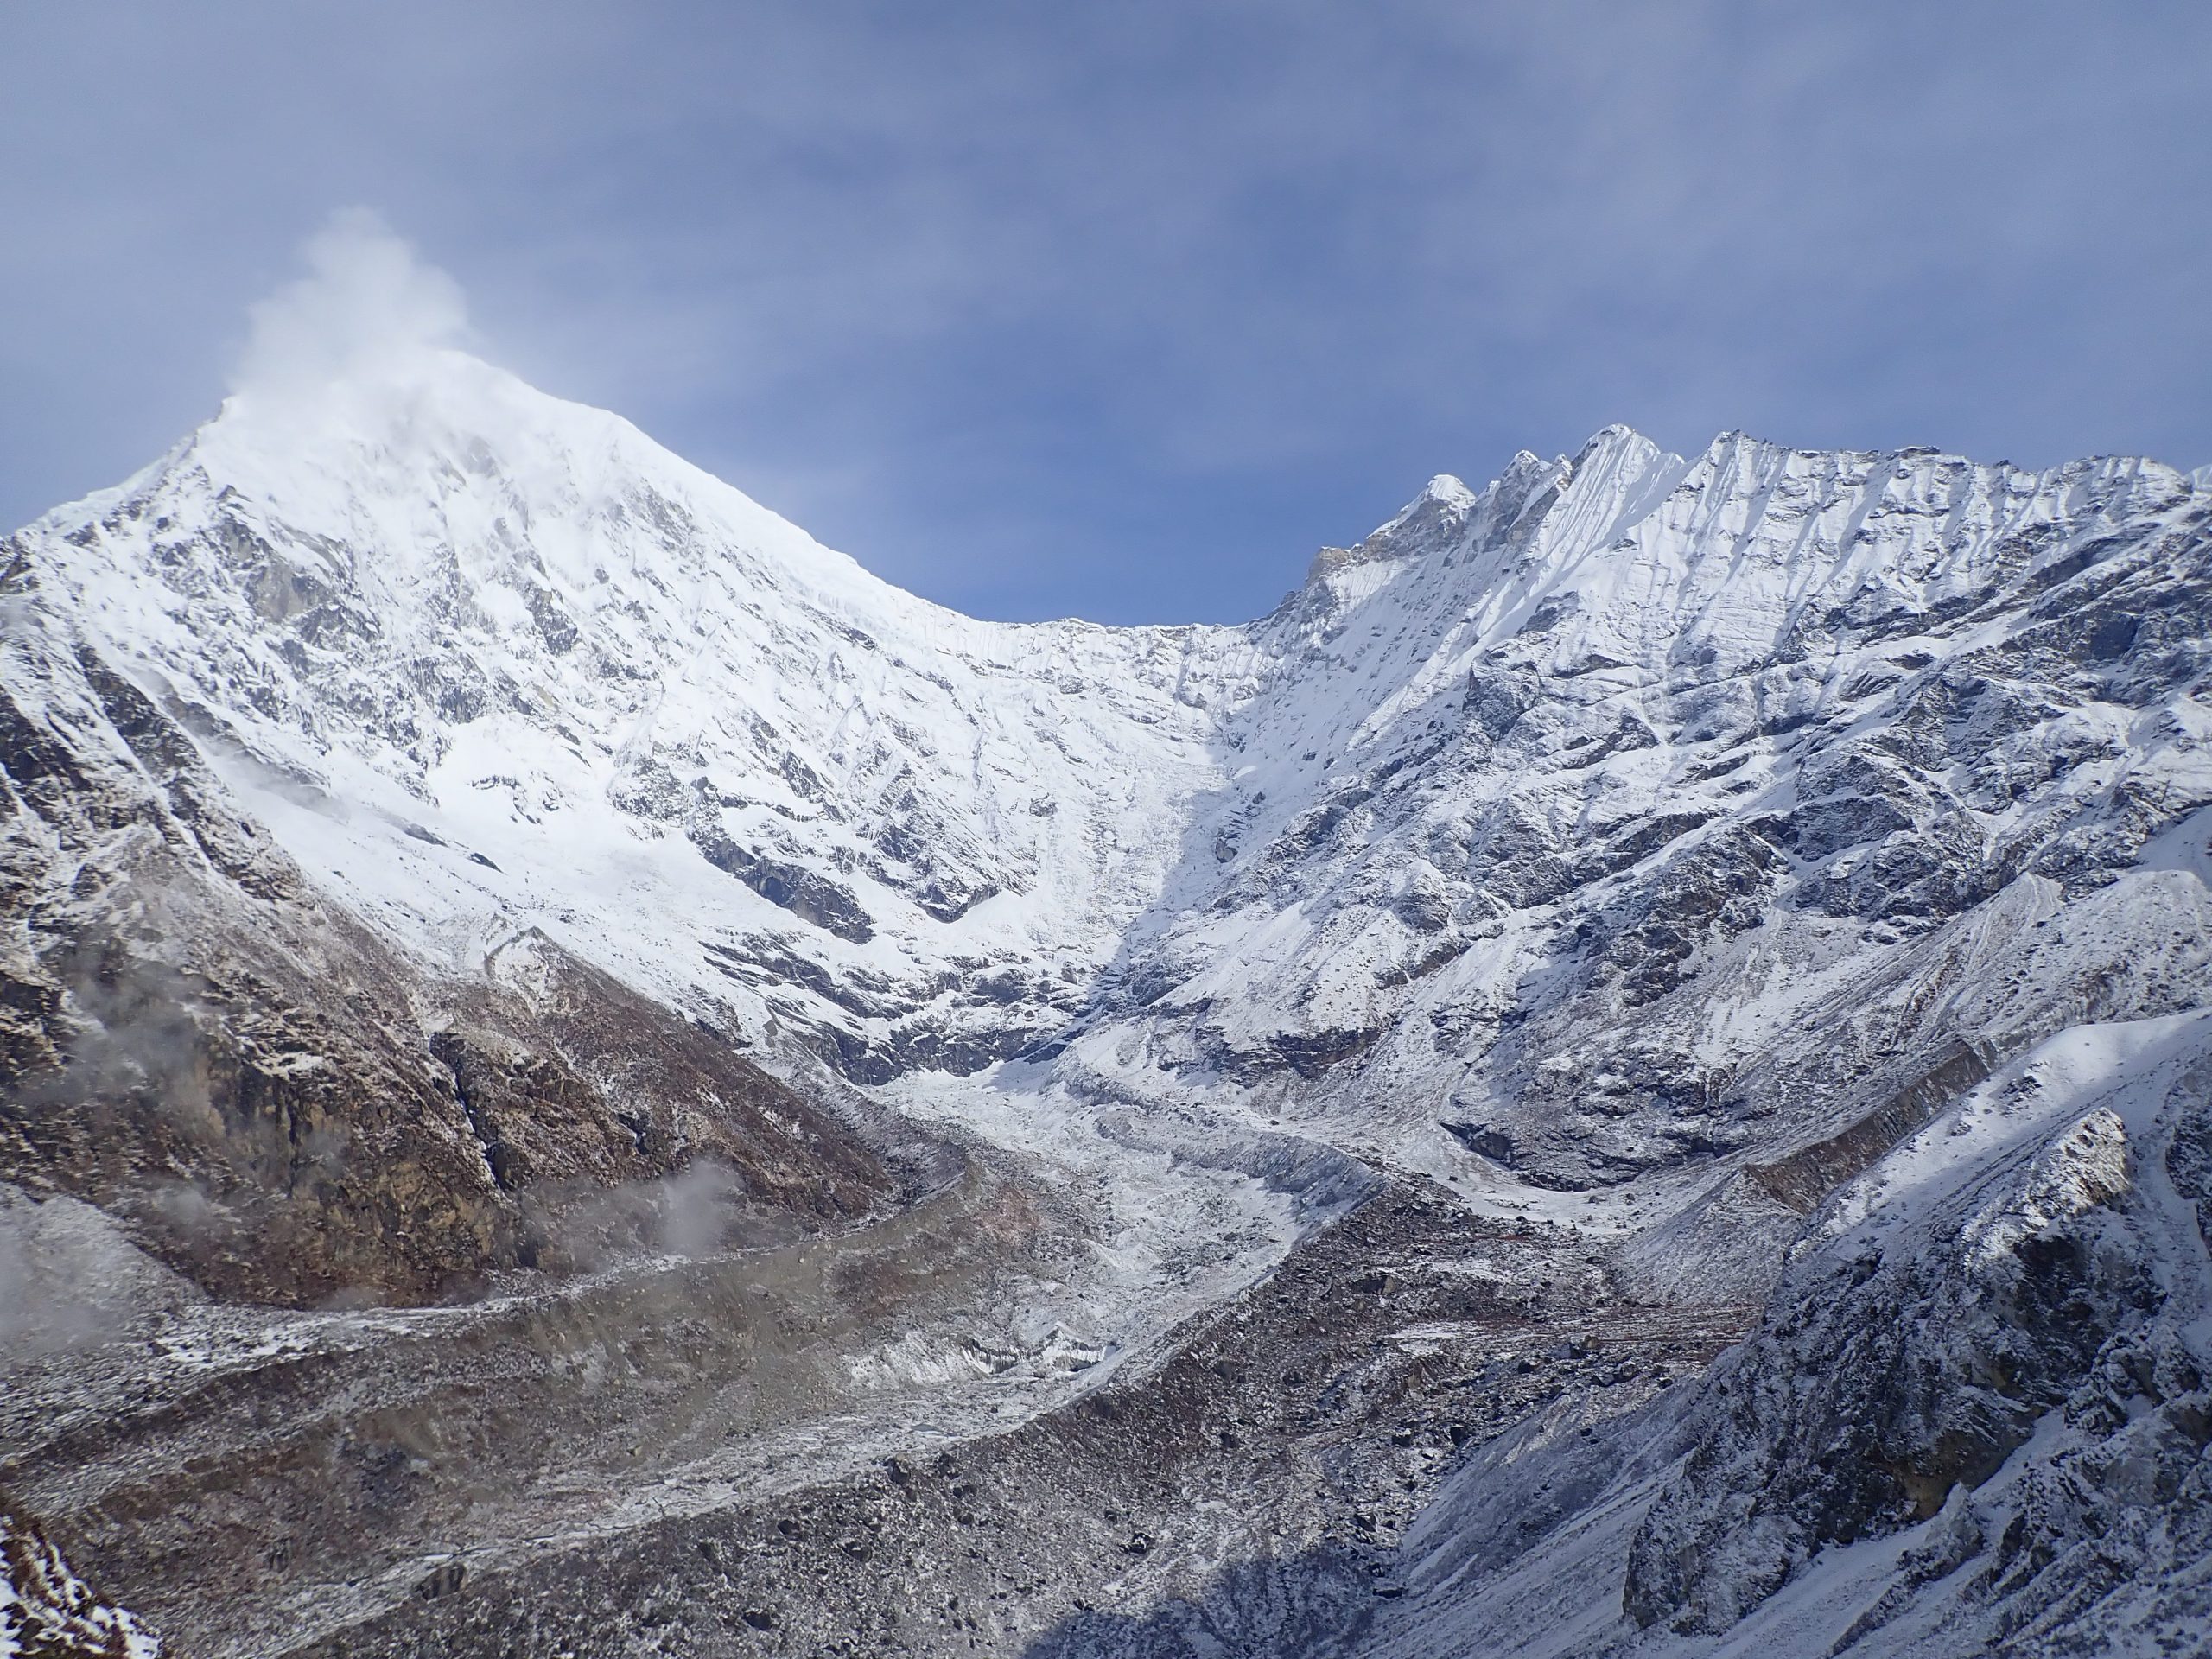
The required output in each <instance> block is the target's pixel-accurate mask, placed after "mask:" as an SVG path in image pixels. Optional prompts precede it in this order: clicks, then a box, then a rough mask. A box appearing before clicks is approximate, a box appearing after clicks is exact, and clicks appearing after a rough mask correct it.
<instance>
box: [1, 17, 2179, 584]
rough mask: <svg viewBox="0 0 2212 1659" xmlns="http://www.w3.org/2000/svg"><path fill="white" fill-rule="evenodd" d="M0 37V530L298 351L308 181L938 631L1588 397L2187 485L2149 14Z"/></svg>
mask: <svg viewBox="0 0 2212 1659" xmlns="http://www.w3.org/2000/svg"><path fill="white" fill-rule="evenodd" d="M126 22H127V24H128V26H127V27H125V26H124V24H125V23H126ZM0 50H5V51H7V52H8V53H9V54H10V61H11V62H14V63H16V64H17V65H21V66H30V67H33V69H34V70H35V73H22V74H19V76H18V77H17V81H16V86H17V96H16V99H14V100H13V101H12V102H11V104H10V105H9V106H8V107H7V108H5V109H4V110H0V144H3V145H4V146H5V149H6V153H7V154H8V155H9V156H10V158H11V159H12V160H13V161H14V162H15V163H16V164H15V165H12V166H10V167H9V168H0V211H5V212H6V213H8V215H9V222H10V224H11V225H12V226H16V227H18V228H19V229H24V228H26V227H27V228H28V232H29V233H26V234H21V235H19V236H18V237H16V238H14V241H13V244H12V245H11V257H10V260H9V261H7V262H4V264H0V306H4V307H5V308H7V312H8V314H9V315H11V316H13V317H15V318H16V319H19V320H29V321H33V322H35V326H23V327H14V328H10V329H9V330H6V331H4V332H0V374H4V377H5V379H6V383H7V387H8V390H9V391H10V396H9V397H6V398H5V399H0V517H5V518H9V519H10V521H15V520H20V519H22V518H28V517H29V516H30V515H31V514H33V513H35V512H38V511H40V510H41V509H42V508H43V507H45V506H47V505H50V504H51V503H52V502H53V501H54V500H55V499H60V498H61V497H63V496H66V495H69V494H73V493H79V492H81V491H83V490H85V489H87V488H91V487H93V486H98V485H100V484H103V483H106V482H111V481H112V480H114V479H115V478H117V477H119V476H121V475H122V474H124V473H126V472H128V471H129V470H130V468H131V467H134V466H136V465H137V464H139V463H140V462H142V461H143V460H145V459H146V458H147V456H149V454H153V453H155V452H156V451H157V450H158V449H159V448H161V447H162V446H163V445H164V444H166V443H167V442H169V441H171V440H172V439H174V437H175V435H177V434H178V433H179V432H180V431H181V430H182V429H184V428H185V427H187V426H188V425H189V424H190V423H192V422H193V421H194V420H195V419H197V418H200V416H203V415H204V414H205V413H206V412H207V409H208V408H209V407H210V406H211V405H212V404H213V400H214V398H215V397H216V396H218V395H219V391H220V390H221V388H222V386H223V385H224V384H225V380H226V372H227V371H228V368H229V365H234V364H236V363H238V362H239V361H240V360H241V356H240V354H241V353H244V354H245V357H244V360H245V361H248V362H251V361H254V360H256V356H257V353H266V351H267V350H268V349H269V341H270V338H271V328H272V325H271V323H270V316H271V315H276V316H277V317H279V318H283V317H284V316H287V315H292V320H293V321H295V322H298V323H299V324H300V325H301V327H302V329H303V331H304V332H303V334H302V336H301V337H300V338H298V339H295V340H293V341H292V342H291V344H290V346H289V347H288V348H287V349H288V350H289V351H291V352H293V353H299V354H302V360H311V359H313V356H314V353H315V352H317V351H321V350H323V349H325V348H326V347H327V346H328V340H327V338H326V334H325V333H324V332H322V331H323V330H325V329H327V327H329V326H331V325H332V320H331V319H330V318H329V317H323V318H321V319H319V320H317V319H313V318H307V317H303V316H299V315H293V314H289V313H287V312H286V311H285V310H284V306H285V304H286V303H287V302H286V301H284V300H283V298H282V297H281V296H282V295H283V292H284V290H285V285H286V284H287V283H292V282H294V281H296V252H295V251H296V248H297V246H298V245H299V243H300V240H301V238H302V236H303V235H309V234H312V233H314V232H315V227H316V226H321V225H323V224H325V223H326V220H327V216H328V215H329V213H331V211H332V209H333V208H334V207H339V206H341V205H343V204H347V203H357V202H358V203H367V204H371V205H372V206H373V207H376V208H378V210H380V211H381V212H382V213H383V214H384V215H385V218H386V219H388V221H389V222H390V224H391V226H395V227H396V228H397V231H398V232H401V233H402V234H404V236H406V237H408V238H411V239H413V240H414V241H415V242H416V243H417V244H418V245H420V246H421V247H422V248H423V251H424V253H425V256H426V258H427V260H428V261H429V263H430V264H434V265H435V266H439V267H442V268H444V269H445V270H450V271H452V272H453V273H454V275H455V277H458V278H459V279H460V280H461V283H465V284H466V286H467V290H468V296H469V313H470V315H471V316H472V317H473V318H474V321H475V322H476V323H477V325H478V327H480V329H481V330H482V340H481V341H480V345H481V346H482V348H483V349H485V350H486V351H488V352H489V353H490V354H492V355H493V356H495V357H497V358H499V359H501V360H503V361H505V362H506V363H507V364H508V365H510V366H512V367H514V368H516V369H517V370H518V371H519V372H523V373H524V374H526V375H528V376H530V377H531V378H535V379H537V380H538V381H539V382H540V383H541V384H543V385H546V386H547V387H548V389H550V390H553V391H559V392H562V393H564V394H566V395H569V396H574V397H583V398H586V399H588V400H589V401H593V402H596V403H601V404H607V405H608V406H611V407H613V408H615V409H617V410H620V411H621V412H622V413H624V414H626V415H628V416H631V417H632V419H635V420H636V421H638V422H639V424H641V425H643V426H644V427H645V429H647V430H649V431H651V432H652V433H653V434H654V435H656V436H658V437H660V438H661V439H662V440H663V441H664V442H669V443H670V444H671V446H672V447H674V448H677V449H679V450H681V451H682V452H683V453H684V454H688V455H690V457H691V458H692V459H694V460H696V461H700V462H701V463H702V464H704V465H707V466H709V467H712V468H713V469H715V470H716V471H718V472H721V473H722V474H724V475H726V476H728V477H730V478H731V479H732V480H734V481H735V482H737V483H739V484H740V485H741V486H745V487H746V488H747V489H749V490H751V491H752V492H753V493H754V494H756V495H759V496H760V497H761V498H762V499H765V500H766V501H768V502H769V503H770V504H771V505H774V506H776V507H778V508H779V509H781V510H783V511H785V512H788V513H789V514H790V515H791V516H792V517H793V518H797V519H798V520H799V521H800V522H801V523H803V524H806V525H807V526H808V527H809V528H810V529H811V530H813V531H815V532H816V533H817V534H818V535H820V536H821V537H823V539H824V540H827V541H829V542H831V543H834V544H836V545H841V546H843V547H845V548H847V549H848V550H851V551H852V552H854V553H855V555H857V556H860V557H861V559H862V560H863V561H864V562H866V563H869V564H870V565H872V566H873V567H874V568H875V569H878V570H880V571H881V572H882V573H883V574H884V575H887V576H889V577H891V578H892V579H893V580H894V581H898V582H903V583H905V584H906V585H908V586H911V587H914V588H918V589H919V590H920V591H922V592H925V593H926V594H930V595H931V597H934V598H938V599H940V600H944V601H947V602H950V603H953V604H957V605H960V606H962V607H965V608H969V609H973V610H978V611H982V612H983V613H988V614H993V615H1001V616H1043V615H1049V614H1059V613H1070V612H1072V613H1078V614H1085V615H1091V616H1096V617H1098V618H1101V619H1102V620H1177V619H1200V618H1204V619H1216V620H1226V619H1231V618H1236V617H1239V616H1243V615H1249V614H1251V613H1255V612H1257V611H1259V610H1261V609H1263V608H1265V607H1266V606H1267V605H1268V604H1269V603H1271V602H1272V601H1273V600H1274V598H1275V597H1276V596H1277V595H1278V594H1280V592H1281V589H1282V588H1284V587H1285V586H1287V584H1288V583H1289V582H1291V581H1292V580H1294V578H1295V575H1296V574H1297V573H1298V572H1299V571H1300V569H1303V567H1304V563H1305V561H1306V556H1307V554H1308V553H1309V552H1310V550H1311V549H1312V548H1313V545H1314V544H1316V543H1320V542H1324V541H1344V540H1346V539H1349V538H1351V537H1357V535H1359V534H1361V533H1362V532H1363V531H1364V530H1365V529H1366V528H1368V527H1369V526H1370V525H1372V524H1375V523H1376V522H1377V521H1379V520H1380V519H1382V518H1385V517H1387V516H1388V515H1389V512H1391V511H1392V510H1394V509H1395V506H1396V505H1398V503H1399V502H1400V500H1401V499H1402V498H1404V497H1405V496H1406V495H1408V494H1409V493H1411V492H1412V490H1413V489H1414V488H1415V487H1417V486H1419V484H1420V482H1421V480H1423V479H1425V478H1427V476H1428V475H1429V474H1432V473H1433V472H1436V471H1438V470H1451V471H1455V472H1459V473H1461V474H1465V475H1467V476H1469V477H1471V478H1472V479H1475V480H1478V481H1479V480H1481V479H1482V478H1484V477H1486V476H1488V475H1489V474H1491V473H1493V472H1494V471H1495V470H1496V469H1497V467H1498V466H1500V465H1501V464H1502V463H1503V461H1504V460H1505V459H1506V458H1507V457H1508V456H1509V455H1510V454H1511V453H1512V451H1513V450H1514V449H1516V448H1521V447H1523V446H1526V447H1529V448H1536V449H1541V450H1560V449H1566V448H1573V446H1574V445H1575V444H1576V443H1577V442H1580V439H1581V438H1582V437H1583V436H1585V435H1586V434H1587V433H1588V432H1590V431H1591V430H1592V429H1595V428H1596V427H1598V426H1599V425H1602V424H1604V423H1606V422H1609V421H1612V420H1626V421H1629V422H1630V423H1634V424H1636V425H1638V426H1640V427H1642V428H1643V429H1645V430H1647V431H1649V432H1650V433H1651V434H1652V435H1654V436H1655V437H1656V438H1658V439H1660V440H1661V441H1662V442H1667V443H1669V444H1670V445H1673V446H1675V447H1677V448H1680V447H1685V446H1695V445H1699V444H1701V443H1703V442H1705V441H1706V440H1707V438H1708V437H1709V436H1710V435H1712V434H1713V432H1715V431H1717V430H1720V429H1728V428H1745V429H1751V430H1754V431H1758V432H1761V433H1763V434H1764V435H1770V436H1775V437H1778V438H1783V439H1787V440H1789V441H1791V442H1799V443H1803V444H1808V445H1810V444H1819V445H1842V444H1852V445H1866V446H1878V445H1883V444H1903V443H1908V442H1933V443H1938V444H1942V445H1945V446H1947V447H1950V448H1958V449H1962V450H1965V451H1967V452H1969V453H1973V454H1979V455H1983V456H1986V457H1988V458H1992V459H1994V458H1998V457H2000V456H2005V457H2010V458H2012V459H2015V460H2018V461H2024V462H2030V463H2034V464H2049V463H2053V462H2056V461H2060V460H2063V459H2065V458H2067V457H2069V456H2071V455H2074V454H2082V453H2090V452H2096V451H2106V452H2113V451H2118V452H2135V453H2148V454H2153V455H2157V456H2158V457H2160V458H2163V459H2166V460H2169V461H2175V462H2177V463H2179V464H2182V465H2184V466H2186V465H2190V464H2193V463H2196V462H2201V461H2207V460H2212V406H2209V405H2212V400H2208V399H2207V398H2206V397H2204V395H2203V393H2202V387H2203V385H2206V384H2207V383H2208V376H2207V373H2206V371H2207V370H2208V368H2212V360H2209V359H2212V311H2208V308H2205V307H2204V306H2203V305H2202V302H2201V299H2200V297H2199V296H2201V294H2202V292H2203V291H2204V288H2205V285H2206V278H2207V277H2208V275H2212V270H2208V267H2212V213H2208V212H2207V211H2206V209H2207V207H2212V142H2208V138H2207V128H2206V125H2205V124H2204V122H2203V119H2202V113H2201V112H2202V110H2203V109H2204V108H2205V107H2208V106H2212V10H2208V9H2206V8H2204V7H2202V6H2201V5H2197V4H2195V3H2158V0H2143V3H2137V4H2131V5H2129V6H2127V7H2125V8H2101V9H2098V10H2095V11H2094V12H2092V11H2089V10H2085V9H2081V8H2074V7H2065V6H2060V5H2056V4H2048V5H2047V4H2038V3H2018V0H2004V3H1995V0H1961V3H1958V4H1955V5H1950V6H1945V7H1942V8H1929V7H1925V6H1921V5H1917V4H1906V3H1900V0H1863V3H1847V4H1840V5H1836V6H1832V7H1819V8H1814V7H1801V6H1796V5H1783V4H1773V3H1761V0H1611V3H1580V0H1561V3H1557V4H1551V5H1546V6H1542V7H1528V8H1505V7H1484V6H1467V5H1465V4H1457V3H1441V0H1439V3H1423V0H1379V3H1377V4H1376V5H1373V6H1362V7H1347V6H1340V5H1331V4H1322V3H1315V0H1277V3H1274V4H1269V5H1265V6H1262V5H1258V4H1248V3H1242V0H1218V3H1211V4H1203V5H1198V6H1190V5H1184V4H1180V3H1168V0H1131V3H1128V4H1126V5H1121V6H1116V7H1110V8H1109V7H1096V8H1081V7H1073V8H1040V7H1034V6H1027V5H1016V4H1012V3H1007V4H985V3H973V0H960V3H950V4H947V5H944V6H940V7H932V8H913V7H894V6H891V5H887V4H867V3H836V0H829V3H817V4H812V5H808V6H804V7H802V6H799V5H796V4H752V5H747V6H741V7H728V6H722V5H709V4H705V3H671V0H664V3H659V4H654V5H648V6H643V7H616V6H613V5H612V4H596V3H594V4H585V3H575V0H571V3H563V4H559V5H554V6H531V7H528V8H524V7H521V6H518V5H499V4H486V5H483V6H476V7H470V8H466V9H461V10H453V9H448V8H433V7H430V6H429V5H427V4H421V3H412V0H400V3H395V4H393V5H390V6H385V7H379V8H375V9H360V8H341V7H338V6H334V5H328V6H326V5H319V4H302V5H300V6H291V7H282V8H277V7H264V6H258V5H248V4H245V3H232V4H228V5H218V6H213V7H208V8H195V9H194V10H193V11H192V13H191V14H190V15H189V16H185V15H183V14H181V13H179V12H178V11H177V10H176V9H174V8H162V7H155V6H146V7H143V8H140V9H137V10H133V9H131V8H128V7H103V8H99V9H97V10H92V9H67V10H65V9H61V8H16V9H11V10H9V11H8V12H6V13H5V14H0ZM326 234H327V233H326ZM309 257H310V259H312V258H313V257H315V255H314V251H313V250H312V249H310V253H309ZM418 275H421V276H422V280H423V281H424V282H428V283H432V285H433V286H434V287H435V278H433V277H429V276H428V275H423V274H421V273H418ZM340 286H342V284H341V285H340ZM318 291H319V292H321V293H322V294H323V296H324V297H325V299H326V300H327V298H328V297H329V296H330V294H331V293H333V292H334V291H335V289H334V286H333V284H331V283H328V282H326V283H324V284H323V285H322V288H321V289H320V290H318ZM264 295H277V296H280V297H279V298H277V299H276V300H273V301H270V302H264V308H263V310H262V311H261V312H259V313H258V314H257V315H256V317H255V319H254V320H253V321H251V322H250V323H249V322H248V321H246V319H247V316H248V308H249V307H250V306H251V304H252V303H253V302H254V301H255V300H256V298H257V296H264ZM299 298H300V295H299V291H298V290H296V289H295V290H293V291H292V302H297V301H298V300H299ZM361 299H362V296H359V295H356V296H353V301H354V302H360V301H361ZM448 301H449V302H451V307H452V308H453V313H454V320H455V321H457V319H458V309H457V308H458V297H457V290H454V292H453V293H450V294H447V293H441V294H439V295H437V296H421V295H418V296H415V299H414V301H410V304H411V303H415V302H422V303H423V304H426V305H428V306H429V310H428V311H426V312H424V313H423V315H424V316H434V315H443V314H442V312H440V311H439V307H440V306H442V305H444V304H445V303H446V302H448ZM271 304H274V305H275V306H276V307H277V310H276V312H275V313H274V314H272V313H271V312H270V309H269V306H270V305H271ZM368 310H369V311H371V312H373V310H374V306H373V305H370V306H369V307H368ZM420 320H421V319H420V318H419V317H417V316H416V314H415V313H413V312H411V311H408V310H406V309H404V308H403V309H402V311H401V312H400V314H398V315H397V316H392V317H385V318H383V319H381V320H380V321H379V322H378V326H379V327H384V326H394V327H397V326H400V325H402V324H410V325H411V324H412V323H414V322H416V321H420ZM310 325H312V326H310ZM347 326H349V327H350V326H351V324H350V323H349V324H348V325H347ZM441 327H442V325H441ZM278 332H282V330H278ZM339 332H340V334H343V332H344V330H343V329H342V328H341V329H340V330H339ZM264 360H267V361H284V360H288V359H285V358H284V355H283V353H277V357H275V358H266V359H264Z"/></svg>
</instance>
